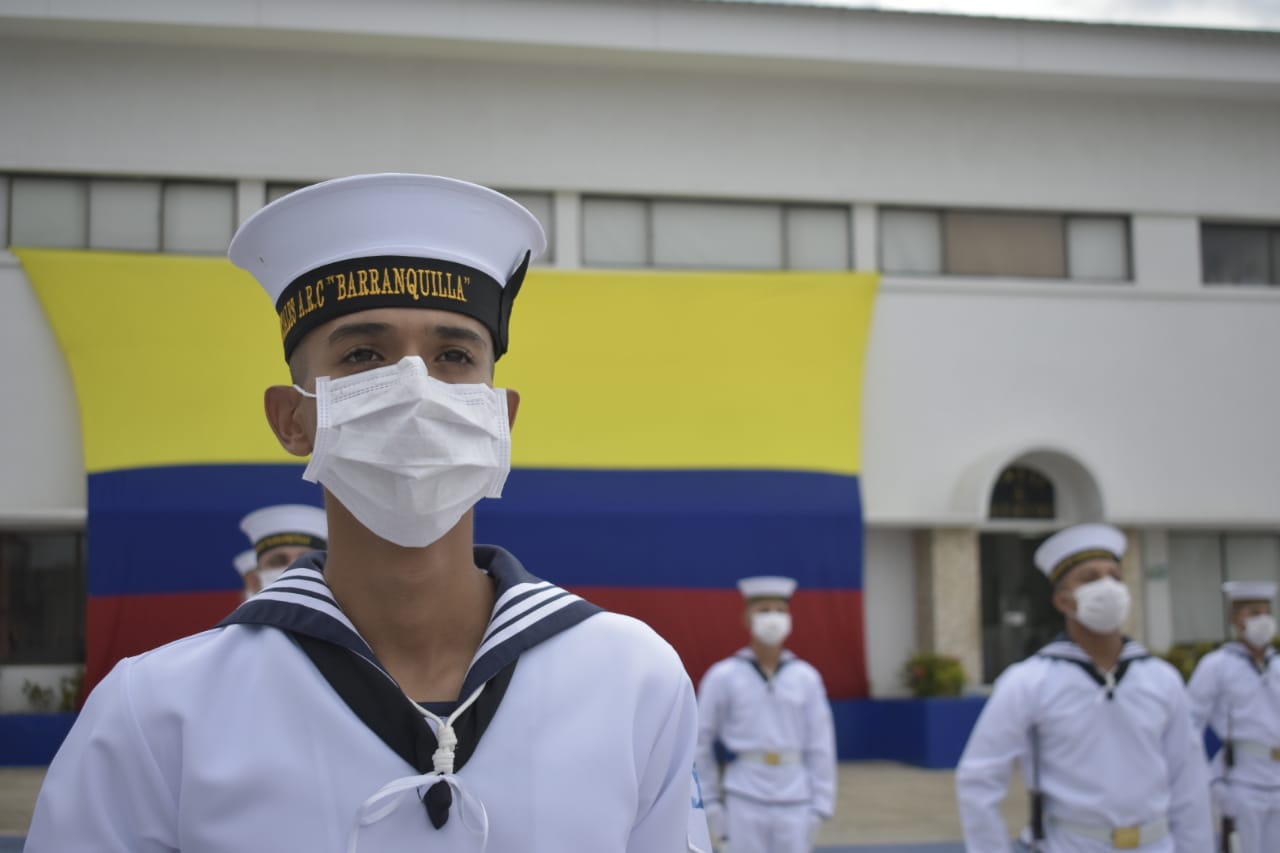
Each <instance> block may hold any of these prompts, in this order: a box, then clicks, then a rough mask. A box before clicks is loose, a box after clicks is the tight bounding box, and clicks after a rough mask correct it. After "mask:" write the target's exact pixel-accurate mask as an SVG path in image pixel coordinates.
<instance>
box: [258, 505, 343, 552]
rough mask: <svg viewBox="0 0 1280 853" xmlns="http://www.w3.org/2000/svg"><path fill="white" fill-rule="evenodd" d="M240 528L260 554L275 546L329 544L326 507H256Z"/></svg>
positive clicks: (319, 546) (305, 546)
mask: <svg viewBox="0 0 1280 853" xmlns="http://www.w3.org/2000/svg"><path fill="white" fill-rule="evenodd" d="M240 529H241V530H243V531H244V535H245V536H248V537H249V541H250V542H252V543H253V550H254V553H255V554H257V555H258V556H259V557H260V556H262V555H263V554H264V553H265V552H267V551H269V550H271V549H272V548H279V547H281V546H294V545H298V546H301V547H304V548H311V549H314V550H324V549H325V548H327V547H328V538H329V524H328V520H327V519H326V518H325V514H324V510H322V509H320V508H319V507H316V506H311V505H309V504H279V505H277V506H266V507H263V508H262V509H255V510H254V511H253V512H251V513H249V514H248V515H246V516H245V517H244V518H242V519H240Z"/></svg>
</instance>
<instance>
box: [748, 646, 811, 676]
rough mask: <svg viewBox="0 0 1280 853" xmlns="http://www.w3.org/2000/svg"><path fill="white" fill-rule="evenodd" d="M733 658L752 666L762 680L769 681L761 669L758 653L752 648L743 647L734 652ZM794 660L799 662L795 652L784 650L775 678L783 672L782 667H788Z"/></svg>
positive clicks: (774, 674)
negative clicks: (757, 657)
mask: <svg viewBox="0 0 1280 853" xmlns="http://www.w3.org/2000/svg"><path fill="white" fill-rule="evenodd" d="M733 656H734V657H735V658H738V659H739V660H743V661H746V662H747V663H749V664H751V667H752V668H753V669H754V670H755V671H756V672H757V673H758V674H759V676H760V677H761V678H763V679H764V680H765V681H768V680H769V676H767V675H765V674H764V670H763V669H761V668H760V661H758V660H757V659H756V653H755V652H754V651H752V650H751V647H750V646H743V647H742V648H740V649H738V650H737V651H736V652H734V653H733ZM794 660H799V658H797V657H796V655H795V652H793V651H791V650H790V649H783V650H782V655H781V656H780V657H779V658H778V668H777V669H775V670H774V671H773V677H774V678H777V677H778V673H780V672H782V667H784V666H786V665H787V664H789V663H791V662H792V661H794Z"/></svg>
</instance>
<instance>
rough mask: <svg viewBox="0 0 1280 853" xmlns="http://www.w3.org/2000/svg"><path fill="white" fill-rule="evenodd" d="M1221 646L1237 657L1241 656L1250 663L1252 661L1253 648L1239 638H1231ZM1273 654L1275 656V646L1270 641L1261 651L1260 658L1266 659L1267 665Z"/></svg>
mask: <svg viewBox="0 0 1280 853" xmlns="http://www.w3.org/2000/svg"><path fill="white" fill-rule="evenodd" d="M1222 648H1223V649H1224V650H1226V651H1227V652H1228V653H1230V654H1233V655H1237V656H1239V657H1242V658H1244V659H1246V660H1248V661H1249V662H1250V663H1252V662H1253V661H1254V657H1253V650H1252V649H1250V648H1249V647H1248V646H1246V645H1245V644H1244V643H1242V642H1241V641H1239V640H1231V641H1229V642H1226V643H1223V644H1222ZM1275 656H1276V650H1275V647H1273V646H1272V645H1271V644H1270V643H1267V646H1266V648H1265V649H1264V650H1263V652H1262V659H1263V660H1264V661H1266V663H1267V666H1270V665H1271V659H1272V658H1274V657H1275Z"/></svg>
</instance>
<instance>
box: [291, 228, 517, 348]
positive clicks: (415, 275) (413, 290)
mask: <svg viewBox="0 0 1280 853" xmlns="http://www.w3.org/2000/svg"><path fill="white" fill-rule="evenodd" d="M528 267H529V254H528V253H525V257H524V261H523V262H522V263H521V264H520V267H519V268H518V269H517V270H516V272H515V274H514V275H512V277H511V279H510V281H508V282H507V283H506V286H505V287H504V286H503V285H502V284H501V283H499V282H498V281H497V280H496V279H494V278H493V277H492V276H490V275H488V274H486V273H483V272H481V271H480V270H478V269H475V268H474V267H469V266H466V265H465V264H459V263H454V262H452V261H442V260H436V259H433V258H414V257H406V256H403V255H377V256H373V257H361V258H348V259H346V260H342V261H335V262H334V263H331V264H325V265H324V266H322V267H317V268H316V269H313V270H311V271H309V272H305V273H303V274H302V275H300V276H298V277H297V278H295V279H294V280H293V281H292V282H290V283H289V286H288V287H286V288H285V289H284V291H283V292H282V293H281V294H280V298H279V299H278V300H277V301H276V312H277V313H278V314H279V316H280V336H281V338H283V340H284V357H285V359H286V360H287V359H288V358H289V357H290V356H292V355H293V351H294V350H295V349H296V348H297V346H298V343H299V342H300V341H301V340H302V339H303V338H304V337H306V335H307V333H308V332H310V331H311V330H312V329H314V328H316V327H317V326H319V325H321V324H322V323H326V322H328V321H329V320H332V319H333V318H335V317H341V316H342V315H344V314H352V313H354V312H356V311H368V310H370V309H373V308H437V309H441V310H444V311H454V312H456V313H458V314H465V315H466V316H468V317H472V318H474V319H475V320H478V321H479V322H481V323H483V324H484V325H485V328H487V329H488V330H489V333H490V334H491V335H492V336H493V349H494V358H495V359H497V358H498V357H500V356H501V355H502V354H503V353H505V352H506V351H507V328H508V324H509V323H510V319H511V303H512V301H513V300H514V299H515V296H516V293H518V292H519V290H520V285H521V283H522V282H523V280H524V275H525V271H526V270H527V269H528Z"/></svg>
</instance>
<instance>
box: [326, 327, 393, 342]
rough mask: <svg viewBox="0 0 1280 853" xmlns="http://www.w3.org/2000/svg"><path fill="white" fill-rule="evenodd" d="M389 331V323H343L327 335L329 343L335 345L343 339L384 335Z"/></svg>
mask: <svg viewBox="0 0 1280 853" xmlns="http://www.w3.org/2000/svg"><path fill="white" fill-rule="evenodd" d="M390 330H391V324H390V323H345V324H343V325H341V326H339V327H338V328H336V329H334V330H333V331H332V332H330V333H329V343H331V344H336V343H337V342H338V341H341V340H343V339H344V338H355V337H373V336H375V335H385V334H386V333H387V332H389V331H390Z"/></svg>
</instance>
